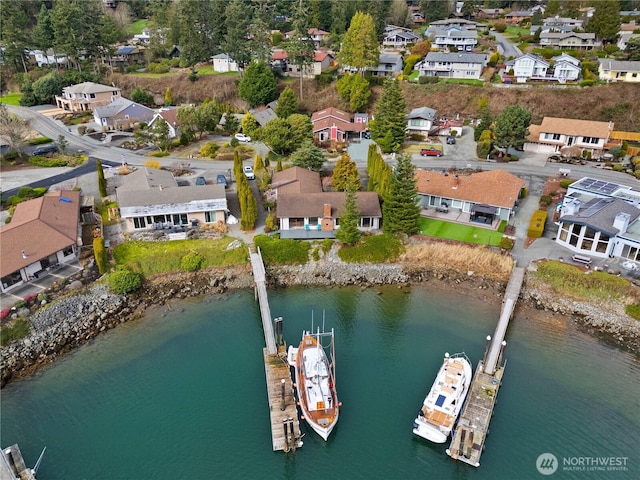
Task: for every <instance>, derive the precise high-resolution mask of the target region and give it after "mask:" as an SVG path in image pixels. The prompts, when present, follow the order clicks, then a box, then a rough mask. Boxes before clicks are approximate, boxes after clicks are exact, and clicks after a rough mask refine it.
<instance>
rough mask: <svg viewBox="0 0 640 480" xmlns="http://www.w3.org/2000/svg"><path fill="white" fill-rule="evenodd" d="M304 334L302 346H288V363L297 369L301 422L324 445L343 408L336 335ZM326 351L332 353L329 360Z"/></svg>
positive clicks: (295, 378)
mask: <svg viewBox="0 0 640 480" xmlns="http://www.w3.org/2000/svg"><path fill="white" fill-rule="evenodd" d="M322 323H323V328H322V330H323V331H320V328H318V329H317V330H316V332H313V320H312V323H311V325H312V326H311V331H303V332H302V340H301V342H300V345H299V346H298V347H297V348H295V347H294V346H293V345H290V346H289V350H288V351H287V360H288V362H289V365H291V366H292V367H294V370H295V373H294V375H295V376H294V387H295V389H296V393H297V396H298V405H299V406H300V410H301V412H302V418H303V419H304V420H305V421H306V422H307V424H308V425H309V426H310V427H311V428H312V429H313V430H314V431H315V432H316V433H317V434H318V435H320V436H321V437H322V438H323V439H324V440H325V441H326V440H327V439H328V438H329V435H330V434H331V431H332V430H333V428H334V427H335V426H336V424H337V423H338V415H339V412H340V406H341V404H340V403H339V402H338V395H337V393H336V384H335V378H336V365H335V342H334V331H333V328H332V329H331V332H324V318H323V321H322ZM326 350H328V351H329V356H327V352H326Z"/></svg>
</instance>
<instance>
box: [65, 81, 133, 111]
mask: <svg viewBox="0 0 640 480" xmlns="http://www.w3.org/2000/svg"><path fill="white" fill-rule="evenodd" d="M119 97H120V89H119V88H117V87H110V86H108V85H101V84H99V83H93V82H83V83H78V84H76V85H70V86H68V87H64V88H63V89H62V95H60V96H58V95H56V105H57V106H58V108H62V109H64V110H68V111H70V112H74V113H75V112H90V111H91V110H93V109H94V108H96V107H104V106H105V105H109V104H110V103H111V102H113V101H114V100H115V99H117V98H119Z"/></svg>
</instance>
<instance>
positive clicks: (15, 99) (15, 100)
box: [0, 93, 22, 107]
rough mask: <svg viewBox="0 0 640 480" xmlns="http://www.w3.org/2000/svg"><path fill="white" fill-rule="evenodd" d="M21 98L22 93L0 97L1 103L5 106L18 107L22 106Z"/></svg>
mask: <svg viewBox="0 0 640 480" xmlns="http://www.w3.org/2000/svg"><path fill="white" fill-rule="evenodd" d="M21 98H22V94H21V93H10V94H8V95H5V96H3V97H0V103H4V104H5V105H14V106H16V107H17V106H19V105H20V99H21Z"/></svg>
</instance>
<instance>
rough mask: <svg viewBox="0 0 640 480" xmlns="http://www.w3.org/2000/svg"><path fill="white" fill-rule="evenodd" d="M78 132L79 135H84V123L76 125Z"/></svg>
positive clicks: (85, 130)
mask: <svg viewBox="0 0 640 480" xmlns="http://www.w3.org/2000/svg"><path fill="white" fill-rule="evenodd" d="M78 133H79V134H80V135H84V134H85V133H87V127H86V126H85V125H80V126H79V127H78Z"/></svg>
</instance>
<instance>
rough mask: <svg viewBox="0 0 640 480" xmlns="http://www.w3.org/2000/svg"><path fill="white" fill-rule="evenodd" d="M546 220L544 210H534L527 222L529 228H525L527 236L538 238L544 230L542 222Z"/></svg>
mask: <svg viewBox="0 0 640 480" xmlns="http://www.w3.org/2000/svg"><path fill="white" fill-rule="evenodd" d="M546 220H547V211H546V210H536V211H535V212H534V214H533V216H532V217H531V222H529V229H528V230H527V237H531V238H540V237H542V233H543V232H544V222H545V221H546Z"/></svg>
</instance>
